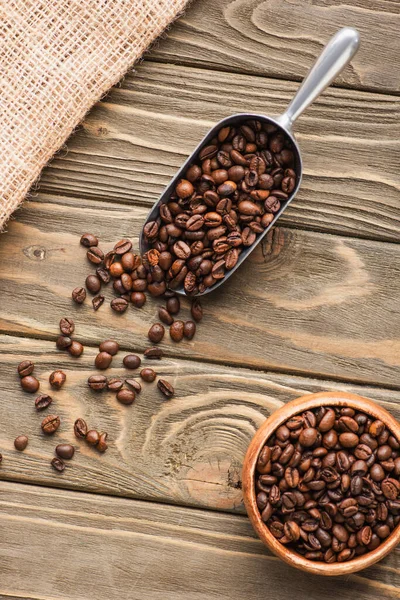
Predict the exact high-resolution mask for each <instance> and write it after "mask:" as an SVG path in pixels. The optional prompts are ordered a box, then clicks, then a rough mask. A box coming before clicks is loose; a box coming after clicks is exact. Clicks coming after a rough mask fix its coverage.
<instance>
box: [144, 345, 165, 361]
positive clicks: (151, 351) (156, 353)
mask: <svg viewBox="0 0 400 600" xmlns="http://www.w3.org/2000/svg"><path fill="white" fill-rule="evenodd" d="M163 354H164V353H163V351H162V350H161V348H158V347H157V346H155V347H154V348H146V350H145V351H144V352H143V356H144V357H145V358H149V359H155V360H160V359H161V358H162V357H163Z"/></svg>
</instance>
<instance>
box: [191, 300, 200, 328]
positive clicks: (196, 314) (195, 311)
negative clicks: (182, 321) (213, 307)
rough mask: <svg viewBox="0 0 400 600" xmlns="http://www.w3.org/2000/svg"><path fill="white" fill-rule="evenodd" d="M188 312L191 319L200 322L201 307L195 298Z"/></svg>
mask: <svg viewBox="0 0 400 600" xmlns="http://www.w3.org/2000/svg"><path fill="white" fill-rule="evenodd" d="M190 312H191V313H192V317H193V319H194V320H195V321H197V322H199V321H201V320H202V318H203V307H202V305H201V302H200V300H198V299H197V298H196V299H195V300H193V302H192V306H191V309H190Z"/></svg>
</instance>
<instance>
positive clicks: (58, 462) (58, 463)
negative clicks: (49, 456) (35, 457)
mask: <svg viewBox="0 0 400 600" xmlns="http://www.w3.org/2000/svg"><path fill="white" fill-rule="evenodd" d="M51 466H52V467H53V469H55V470H56V471H58V472H59V473H62V472H63V471H64V470H65V463H64V461H63V460H62V459H61V458H58V457H57V456H55V457H54V458H53V460H52V461H51Z"/></svg>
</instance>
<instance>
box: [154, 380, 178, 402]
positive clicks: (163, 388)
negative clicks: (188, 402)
mask: <svg viewBox="0 0 400 600" xmlns="http://www.w3.org/2000/svg"><path fill="white" fill-rule="evenodd" d="M157 387H158V389H159V390H160V392H161V393H162V394H164V396H166V397H167V398H172V396H173V395H174V393H175V390H174V388H173V387H172V385H171V384H170V383H169V382H168V381H166V380H165V379H159V380H158V381H157Z"/></svg>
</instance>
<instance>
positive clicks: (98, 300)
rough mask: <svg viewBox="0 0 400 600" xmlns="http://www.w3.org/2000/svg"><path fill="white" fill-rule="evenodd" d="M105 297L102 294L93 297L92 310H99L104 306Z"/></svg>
mask: <svg viewBox="0 0 400 600" xmlns="http://www.w3.org/2000/svg"><path fill="white" fill-rule="evenodd" d="M104 300H105V297H104V296H103V295H102V294H99V295H98V296H95V297H94V298H93V299H92V305H93V310H99V308H100V306H102V304H104Z"/></svg>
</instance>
